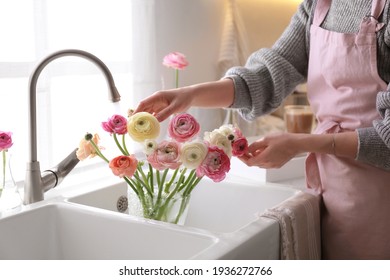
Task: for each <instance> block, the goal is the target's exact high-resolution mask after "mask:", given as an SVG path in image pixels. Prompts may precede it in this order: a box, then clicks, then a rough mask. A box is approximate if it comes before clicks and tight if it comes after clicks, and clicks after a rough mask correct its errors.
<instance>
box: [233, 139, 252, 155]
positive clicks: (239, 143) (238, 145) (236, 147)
mask: <svg viewBox="0 0 390 280" xmlns="http://www.w3.org/2000/svg"><path fill="white" fill-rule="evenodd" d="M247 151H248V140H247V139H246V138H245V137H239V138H237V139H234V140H233V141H232V152H233V156H236V157H240V156H242V155H244V154H245V153H246V152H247Z"/></svg>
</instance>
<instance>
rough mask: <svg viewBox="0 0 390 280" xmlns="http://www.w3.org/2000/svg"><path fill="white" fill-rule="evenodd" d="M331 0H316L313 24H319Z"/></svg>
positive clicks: (326, 12) (327, 10)
mask: <svg viewBox="0 0 390 280" xmlns="http://www.w3.org/2000/svg"><path fill="white" fill-rule="evenodd" d="M331 2H332V0H318V1H317V5H316V7H315V11H314V19H313V25H315V26H320V25H321V23H322V22H323V21H324V19H325V17H326V15H327V14H328V12H329V8H330V3H331Z"/></svg>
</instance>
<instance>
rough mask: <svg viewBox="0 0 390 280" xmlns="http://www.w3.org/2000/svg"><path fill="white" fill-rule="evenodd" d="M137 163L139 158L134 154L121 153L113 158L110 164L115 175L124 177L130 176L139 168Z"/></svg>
mask: <svg viewBox="0 0 390 280" xmlns="http://www.w3.org/2000/svg"><path fill="white" fill-rule="evenodd" d="M137 164H138V160H137V159H136V158H135V156H134V155H130V156H124V155H121V156H117V157H115V158H113V159H112V160H111V161H110V163H109V165H108V166H109V167H110V168H111V170H112V173H114V175H116V176H118V177H120V178H123V177H125V176H126V177H129V178H130V177H132V176H133V175H134V173H135V171H136V170H137Z"/></svg>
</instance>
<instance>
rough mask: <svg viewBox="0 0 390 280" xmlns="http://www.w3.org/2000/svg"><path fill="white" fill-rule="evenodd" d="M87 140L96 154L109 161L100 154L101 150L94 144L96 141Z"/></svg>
mask: <svg viewBox="0 0 390 280" xmlns="http://www.w3.org/2000/svg"><path fill="white" fill-rule="evenodd" d="M89 142H90V143H91V145H92V147H93V148H94V149H95V151H96V154H97V155H98V156H99V157H100V158H101V159H103V160H104V161H105V162H107V163H109V162H110V161H109V160H108V159H107V158H106V157H105V156H104V155H103V154H102V152H101V151H100V149H99V147H98V146H97V145H96V143H95V142H93V141H92V140H89Z"/></svg>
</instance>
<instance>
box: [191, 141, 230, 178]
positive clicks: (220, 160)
mask: <svg viewBox="0 0 390 280" xmlns="http://www.w3.org/2000/svg"><path fill="white" fill-rule="evenodd" d="M229 170H230V159H229V157H228V156H227V155H226V154H225V152H224V151H223V150H222V149H220V148H218V147H216V146H210V147H209V148H208V153H207V155H206V158H205V159H204V160H203V162H202V164H201V165H200V166H199V167H198V168H197V169H196V175H197V176H198V177H202V176H207V177H209V178H210V179H211V180H213V181H214V182H221V181H222V180H223V179H225V177H226V173H228V172H229Z"/></svg>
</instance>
